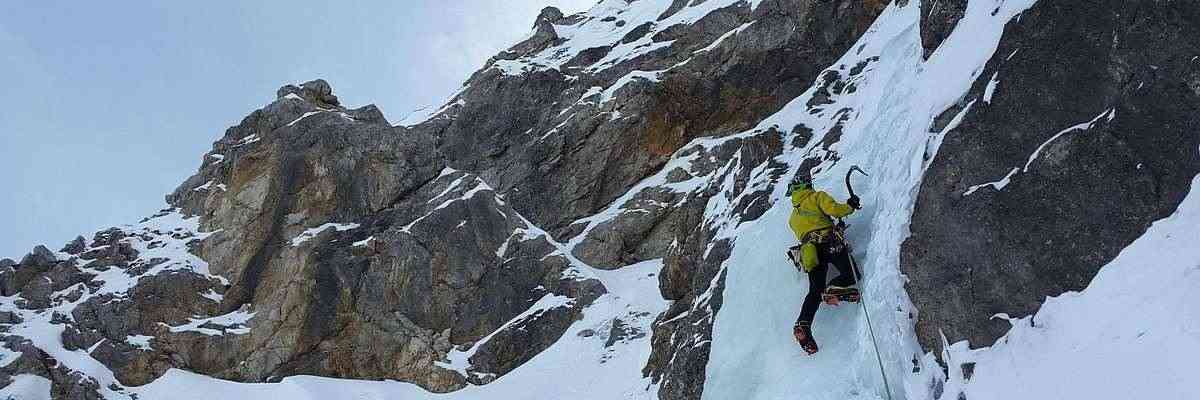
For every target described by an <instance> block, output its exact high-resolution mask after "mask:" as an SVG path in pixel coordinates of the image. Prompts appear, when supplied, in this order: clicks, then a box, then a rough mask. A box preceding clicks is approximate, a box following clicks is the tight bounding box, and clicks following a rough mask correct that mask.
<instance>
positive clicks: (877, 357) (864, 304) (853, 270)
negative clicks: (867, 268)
mask: <svg viewBox="0 0 1200 400" xmlns="http://www.w3.org/2000/svg"><path fill="white" fill-rule="evenodd" d="M846 253H847V254H848V255H849V256H850V271H851V272H850V273H852V274H854V281H855V282H857V283H858V285H859V287H862V281H861V280H859V275H858V261H855V260H854V254H852V253H851V251H850V249H849V248H847V249H846ZM858 296H859V298H858V303H859V304H861V305H862V308H863V315H864V316H866V317H867V333H869V334H870V335H871V345H873V346H875V361H878V362H879V376H881V377H883V390H885V391H887V399H888V400H892V387H891V385H888V378H887V372H886V371H885V370H884V369H883V356H882V355H880V354H879V342H878V341H877V340H875V328H874V327H873V326H872V324H871V313H870V312H869V311H867V298H866V296H864V295H863V294H862V290H860V291H859V295H858Z"/></svg>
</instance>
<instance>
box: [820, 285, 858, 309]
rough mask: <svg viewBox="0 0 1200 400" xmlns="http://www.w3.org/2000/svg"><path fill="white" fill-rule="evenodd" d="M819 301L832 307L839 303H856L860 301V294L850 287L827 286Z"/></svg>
mask: <svg viewBox="0 0 1200 400" xmlns="http://www.w3.org/2000/svg"><path fill="white" fill-rule="evenodd" d="M821 299H822V300H824V301H825V304H829V305H833V306H836V305H838V302H839V301H848V302H851V303H857V302H858V301H859V300H862V293H861V292H859V291H858V289H855V288H852V287H843V286H829V287H827V288H825V292H824V293H822V294H821Z"/></svg>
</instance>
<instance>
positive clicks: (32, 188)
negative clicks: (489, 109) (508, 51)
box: [0, 0, 594, 260]
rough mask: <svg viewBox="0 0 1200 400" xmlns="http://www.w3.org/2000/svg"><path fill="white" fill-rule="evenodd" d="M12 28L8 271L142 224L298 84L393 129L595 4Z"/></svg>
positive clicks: (124, 19)
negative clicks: (488, 63) (218, 147)
mask: <svg viewBox="0 0 1200 400" xmlns="http://www.w3.org/2000/svg"><path fill="white" fill-rule="evenodd" d="M4 3H5V5H4V12H2V13H0V258H2V257H10V258H15V259H18V260H19V258H20V256H22V255H24V254H25V253H27V252H28V251H29V250H30V249H31V248H32V247H33V246H34V245H35V244H43V243H44V244H46V245H47V246H48V247H50V248H51V249H52V250H57V249H59V248H60V247H61V246H62V244H64V243H65V242H66V241H68V240H70V239H72V238H74V237H75V236H76V235H79V234H84V235H85V236H88V237H89V238H90V233H91V232H93V231H95V230H96V229H98V228H103V227H107V226H113V225H118V224H122V223H131V222H136V221H137V220H138V219H140V218H141V217H143V216H147V215H149V214H151V213H152V212H153V211H156V210H158V209H160V208H162V206H163V205H164V204H165V203H164V201H163V196H164V195H165V194H166V193H168V192H170V191H171V190H172V189H174V188H175V186H176V185H178V184H179V183H181V182H183V180H184V179H185V178H186V177H188V176H190V175H191V174H193V173H194V172H195V171H196V169H197V168H198V167H199V165H200V157H201V155H203V154H204V153H205V152H206V151H208V150H209V149H210V148H211V146H212V142H213V141H214V140H216V139H217V138H218V137H220V136H221V134H222V133H223V132H224V130H225V129H226V128H227V127H229V126H232V125H234V124H236V123H237V122H238V121H240V120H241V119H242V117H244V116H245V115H246V114H248V113H249V112H250V111H252V110H254V109H256V108H259V107H261V106H263V105H265V104H266V103H267V102H270V101H271V100H273V99H274V97H275V90H276V89H278V88H279V87H280V86H282V85H283V84H285V83H299V82H303V81H306V80H309V79H313V78H317V77H320V78H325V79H326V80H328V81H329V82H330V84H331V85H333V88H334V93H335V94H337V95H338V97H339V98H340V99H341V100H342V103H343V104H344V105H347V106H351V107H357V106H360V105H365V104H369V103H375V104H377V105H379V107H380V108H382V109H383V112H384V114H385V115H386V116H387V117H388V118H389V119H390V120H393V121H396V120H399V119H401V118H403V117H404V116H405V115H406V114H408V113H409V112H410V111H412V110H413V109H415V108H418V107H422V106H427V105H430V104H431V103H438V102H440V101H441V100H443V99H444V97H445V96H446V95H448V94H449V93H451V92H453V91H454V89H456V88H457V87H458V86H459V85H460V84H461V83H462V81H463V80H464V79H466V77H467V76H468V75H469V74H470V73H471V72H473V71H474V70H476V69H477V68H479V67H480V66H482V65H483V62H484V61H485V60H486V59H487V58H488V57H490V56H491V55H493V54H495V53H496V52H498V51H499V50H501V49H503V48H506V47H508V46H509V45H511V44H512V43H514V42H515V41H516V40H518V39H520V38H521V37H523V36H524V35H526V34H527V33H528V32H529V29H530V28H531V26H532V24H533V20H534V18H535V17H536V16H537V13H538V11H539V10H540V9H541V8H542V7H544V6H546V5H555V6H558V7H560V8H562V9H563V11H564V12H566V13H571V12H575V11H582V10H584V9H586V8H587V7H589V6H591V5H592V4H593V3H594V0H454V1H445V0H397V1H369V2H362V1H358V2H333V1H330V2H298V1H282V0H278V1H276V0H271V1H261V0H256V1H224V0H220V1H204V2H176V1H118V2H86V1H46V0H9V1H5V2H4Z"/></svg>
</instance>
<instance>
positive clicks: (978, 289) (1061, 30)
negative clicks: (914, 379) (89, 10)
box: [902, 1, 1200, 352]
mask: <svg viewBox="0 0 1200 400" xmlns="http://www.w3.org/2000/svg"><path fill="white" fill-rule="evenodd" d="M1198 11H1200V10H1198V9H1197V8H1196V7H1195V5H1194V4H1185V3H1181V2H1170V1H1139V2H1123V1H1103V2H1097V3H1095V4H1092V5H1090V6H1089V7H1075V6H1071V5H1066V4H1062V3H1057V2H1045V1H1044V2H1038V3H1037V4H1036V5H1035V6H1034V7H1033V8H1031V9H1030V10H1028V11H1027V12H1025V13H1023V14H1022V15H1021V17H1020V18H1018V19H1015V20H1014V21H1012V22H1010V23H1009V24H1008V26H1007V28H1006V30H1005V33H1004V36H1003V39H1002V40H1001V42H1000V47H999V49H997V50H996V55H995V57H993V59H992V60H991V62H989V63H988V65H987V67H986V68H985V69H984V70H983V71H981V72H980V74H979V76H980V79H979V80H977V81H976V83H975V86H974V87H973V88H972V90H971V91H970V93H969V94H968V95H967V97H966V98H965V99H964V100H963V102H962V103H963V104H966V103H969V104H970V105H969V106H967V108H966V109H963V108H961V107H960V108H959V109H955V110H950V111H947V114H948V115H950V116H952V115H953V114H958V113H965V114H963V116H962V122H961V124H959V125H958V126H957V127H956V128H954V129H952V130H950V131H949V132H948V133H947V135H946V137H945V140H944V142H943V143H942V145H941V149H940V150H939V151H938V155H937V157H936V158H935V159H934V160H933V162H932V166H931V167H930V168H929V170H928V172H927V173H926V176H925V179H924V181H923V183H922V185H921V191H920V196H919V198H918V201H917V207H916V210H915V213H914V215H913V217H912V226H911V229H912V232H913V233H912V237H911V238H910V239H909V240H908V241H907V242H905V244H904V251H903V258H902V259H903V263H902V266H903V268H904V272H905V274H907V275H908V278H909V285H908V293H909V296H910V297H911V298H912V300H913V302H914V303H915V305H916V307H917V309H918V310H919V316H918V317H919V318H918V321H917V334H918V337H919V338H920V339H921V341H922V343H923V344H924V345H925V346H926V348H928V349H931V350H934V351H935V352H936V351H938V350H940V348H941V340H942V339H941V337H940V334H942V333H944V334H945V336H946V339H948V340H949V341H950V342H951V343H953V342H956V341H958V340H962V339H969V340H970V341H971V344H972V345H973V346H984V345H989V344H991V343H992V342H993V341H995V340H996V338H998V337H1000V336H1001V335H1003V334H1004V333H1005V332H1006V331H1007V330H1008V327H1009V323H1008V322H1007V321H1004V320H1002V319H991V317H992V315H994V314H998V313H1006V314H1009V315H1010V316H1012V317H1021V316H1026V315H1030V314H1033V313H1034V312H1035V311H1036V310H1037V309H1038V307H1039V305H1040V304H1041V302H1042V301H1043V300H1044V299H1045V297H1046V296H1054V295H1058V294H1061V293H1064V292H1066V291H1072V290H1081V289H1083V288H1084V287H1086V286H1087V284H1088V282H1090V281H1091V279H1092V277H1093V276H1095V274H1096V272H1097V271H1098V270H1099V269H1100V267H1102V266H1104V265H1105V264H1107V263H1108V262H1109V261H1110V260H1112V259H1113V257H1115V256H1116V255H1117V253H1118V252H1119V251H1120V250H1121V249H1123V248H1125V247H1126V246H1127V245H1129V243H1131V242H1132V241H1133V240H1134V239H1136V238H1137V237H1139V236H1141V234H1142V233H1143V232H1145V230H1146V228H1147V227H1149V225H1150V223H1151V222H1153V221H1155V220H1158V219H1161V218H1163V217H1166V216H1167V215H1169V214H1171V213H1172V212H1173V211H1174V210H1175V208H1176V206H1178V204H1179V202H1180V201H1182V199H1183V196H1184V195H1185V194H1186V193H1187V191H1188V189H1189V187H1190V185H1191V183H1190V182H1191V179H1192V177H1193V176H1195V175H1196V174H1197V173H1198V172H1200V156H1198V154H1197V152H1196V149H1197V148H1200V136H1197V135H1196V133H1195V132H1196V130H1197V126H1200V120H1198V119H1197V115H1200V114H1198V113H1197V111H1198V110H1200V89H1198V88H1200V61H1197V59H1196V57H1197V54H1200V45H1198V43H1200V29H1197V26H1196V24H1195V23H1193V21H1195V18H1197V17H1200V14H1198ZM1066 21H1070V23H1067V22H1066ZM934 30H937V28H936V27H935V29H934ZM963 110H965V111H963ZM947 118H948V117H947ZM1146 267H1147V268H1153V267H1154V266H1153V265H1147V266H1146ZM1035 323H1036V321H1035Z"/></svg>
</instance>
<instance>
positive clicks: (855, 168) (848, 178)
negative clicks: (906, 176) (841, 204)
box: [846, 165, 871, 197]
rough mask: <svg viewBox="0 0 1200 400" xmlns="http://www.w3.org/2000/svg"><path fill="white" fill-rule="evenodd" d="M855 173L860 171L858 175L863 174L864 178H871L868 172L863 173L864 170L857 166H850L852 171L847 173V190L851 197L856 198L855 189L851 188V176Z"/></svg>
mask: <svg viewBox="0 0 1200 400" xmlns="http://www.w3.org/2000/svg"><path fill="white" fill-rule="evenodd" d="M854 171H858V173H860V174H863V176H871V175H870V174H868V173H867V171H863V170H862V168H859V167H858V166H857V165H852V166H850V170H849V171H846V190H848V191H850V197H856V196H855V195H854V187H853V186H850V175H851V174H854Z"/></svg>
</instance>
